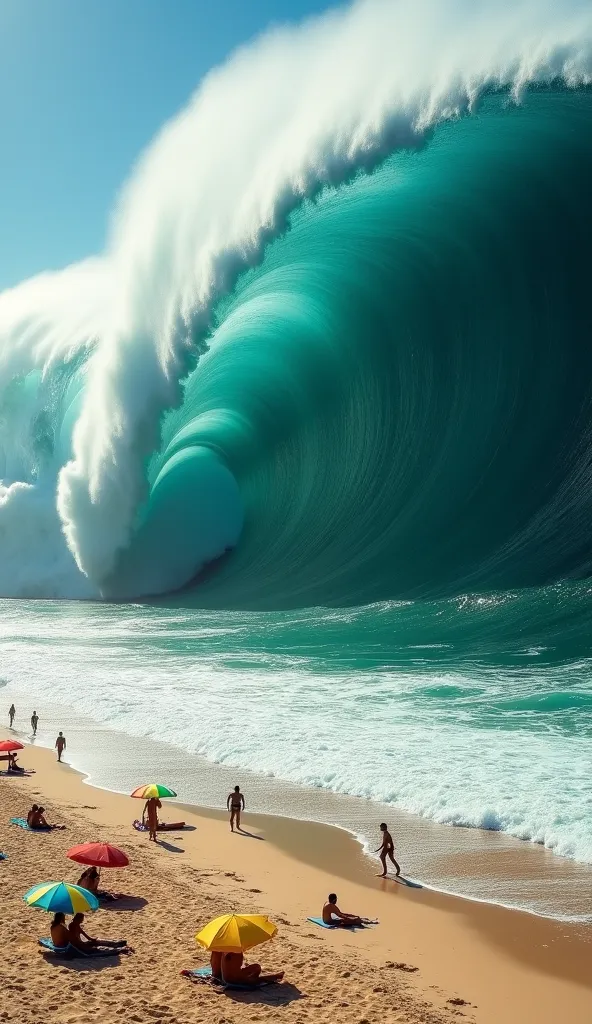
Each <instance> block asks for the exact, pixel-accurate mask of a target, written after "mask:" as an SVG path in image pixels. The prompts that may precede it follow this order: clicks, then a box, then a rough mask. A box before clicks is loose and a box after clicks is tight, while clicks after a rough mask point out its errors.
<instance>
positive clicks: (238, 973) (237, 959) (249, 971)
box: [222, 953, 284, 985]
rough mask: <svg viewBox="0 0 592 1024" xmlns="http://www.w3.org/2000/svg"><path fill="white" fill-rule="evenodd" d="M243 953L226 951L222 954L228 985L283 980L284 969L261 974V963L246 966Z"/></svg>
mask: <svg viewBox="0 0 592 1024" xmlns="http://www.w3.org/2000/svg"><path fill="white" fill-rule="evenodd" d="M244 961H245V958H244V956H243V954H242V953H224V955H223V956H222V981H224V982H225V983H226V984H227V985H260V984H261V983H262V982H264V981H266V982H269V981H281V980H282V978H283V977H284V972H283V971H278V972H277V973H276V974H261V964H249V965H248V966H247V967H245V966H244Z"/></svg>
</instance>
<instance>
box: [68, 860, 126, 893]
mask: <svg viewBox="0 0 592 1024" xmlns="http://www.w3.org/2000/svg"><path fill="white" fill-rule="evenodd" d="M100 880H101V873H100V871H98V869H97V868H96V867H94V866H92V867H90V868H87V869H86V871H83V872H82V874H81V876H80V878H79V879H78V882H77V883H76V884H77V885H79V886H80V887H81V888H82V889H86V890H87V891H88V892H92V893H94V895H95V896H97V897H98V899H101V900H117V899H119V895H118V894H115V893H112V892H107V890H106V889H99V882H100Z"/></svg>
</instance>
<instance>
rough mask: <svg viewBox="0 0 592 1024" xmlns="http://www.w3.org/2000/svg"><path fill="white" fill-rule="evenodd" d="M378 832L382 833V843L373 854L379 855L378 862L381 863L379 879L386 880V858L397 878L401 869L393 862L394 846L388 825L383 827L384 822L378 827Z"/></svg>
mask: <svg viewBox="0 0 592 1024" xmlns="http://www.w3.org/2000/svg"><path fill="white" fill-rule="evenodd" d="M380 831H381V832H382V843H381V845H380V846H379V847H378V849H377V850H376V851H375V853H378V854H379V856H380V860H381V862H382V875H381V876H380V877H381V878H386V871H387V867H386V858H387V857H388V858H389V860H390V861H392V863H393V864H394V865H395V867H396V869H397V878H398V877H399V875H400V874H401V868H400V867H399V865H398V864H397V862H396V860H395V844H394V843H393V837H392V835H391V834H390V832H389V830H388V825H385V823H384V821H383V822H382V824H381V826H380Z"/></svg>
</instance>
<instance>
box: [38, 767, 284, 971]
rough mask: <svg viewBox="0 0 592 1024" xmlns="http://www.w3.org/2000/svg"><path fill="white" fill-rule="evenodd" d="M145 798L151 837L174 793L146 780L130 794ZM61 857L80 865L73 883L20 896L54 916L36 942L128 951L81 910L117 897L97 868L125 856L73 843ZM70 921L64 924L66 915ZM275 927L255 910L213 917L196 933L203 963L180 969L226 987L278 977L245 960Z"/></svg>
mask: <svg viewBox="0 0 592 1024" xmlns="http://www.w3.org/2000/svg"><path fill="white" fill-rule="evenodd" d="M131 795H132V796H133V797H135V798H141V799H145V800H146V805H145V807H144V815H143V818H147V820H148V827H149V831H150V838H153V836H154V837H155V836H156V831H157V830H158V828H159V827H160V823H159V822H158V816H157V812H158V808H159V807H161V806H162V805H161V804H160V799H161V798H163V797H169V796H176V794H175V793H174V792H173V790H171V789H167V788H166V787H164V786H158V785H154V784H151V785H149V786H141V787H139V788H138V789H136V790H134V792H133V793H132V794H131ZM66 856H67V857H68V858H69V859H70V860H73V861H75V862H76V863H78V864H83V865H84V866H85V871H84V872H83V874H82V875H81V877H80V878H79V879H78V884H76V885H74V884H72V883H70V882H65V881H60V882H43V883H41V884H38V885H34V886H33V887H32V888H31V889H29V891H28V892H27V893H26V894H25V896H24V900H25V903H27V904H28V906H30V907H37V908H38V909H40V910H45V911H47V912H49V913H52V914H53V920H52V923H51V927H50V934H51V938H50V939H40V940H39V941H40V944H41V945H42V946H44V947H45V948H46V949H47V950H49V951H51V952H52V953H54V954H57V955H59V956H64V957H76V956H92V957H108V956H114V955H121V954H129V953H133V949H132V947H131V946H130V945H129V944H128V942H127V940H126V939H117V940H111V939H101V938H96V937H93V936H91V935H89V934H88V933H87V932H86V931H85V929H84V922H85V914H87V913H93V912H94V911H96V910H98V909H99V906H100V901H102V900H113V899H117V898H119V897H118V896H117V895H114V894H113V893H110V892H108V891H107V890H103V889H100V888H99V884H100V878H101V875H100V872H101V870H102V869H104V868H107V869H112V868H123V867H126V866H127V865H128V864H129V858H128V856H127V854H126V853H125V852H124V851H123V850H120V849H118V847H116V846H112V845H111V844H110V843H84V844H82V845H78V846H73V847H72V848H71V849H70V850H68V851H67V853H66ZM67 916H71V917H72V920H71V921H70V923H69V924H67V923H66V917H67ZM276 933H277V928H276V926H275V925H274V924H273V922H272V921H270V920H269V919H268V918H267V917H265V916H263V915H260V914H224V915H222V916H221V917H218V918H215V919H214V920H213V921H211V922H210V923H209V924H208V925H206V927H205V928H203V929H202V930H201V931H200V932H198V934H197V935H196V936H195V938H196V941H197V942H198V943H199V945H200V946H202V947H203V948H204V949H205V950H207V951H208V952H209V953H210V963H209V965H208V966H206V967H203V968H200V969H199V970H197V971H183V972H182V973H183V974H184V975H185V976H187V977H190V978H192V979H194V980H211V981H212V983H214V984H216V983H220V984H222V985H226V986H240V987H251V986H257V985H260V984H264V983H270V982H276V981H281V979H282V978H283V972H278V973H275V974H268V975H263V974H262V970H261V966H260V965H259V964H249V965H248V966H247V965H245V964H244V953H245V952H246V951H247V950H248V949H252V948H253V947H254V946H257V945H259V944H260V943H262V942H267V941H269V940H270V939H272V938H273V937H274V935H276Z"/></svg>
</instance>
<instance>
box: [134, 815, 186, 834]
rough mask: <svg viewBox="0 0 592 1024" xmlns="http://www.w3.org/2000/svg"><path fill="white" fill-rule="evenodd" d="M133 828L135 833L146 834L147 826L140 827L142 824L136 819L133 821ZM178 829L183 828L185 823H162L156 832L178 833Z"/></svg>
mask: <svg viewBox="0 0 592 1024" xmlns="http://www.w3.org/2000/svg"><path fill="white" fill-rule="evenodd" d="M133 826H134V828H135V830H136V832H148V826H147V825H142V822H141V821H139V820H138V819H137V818H136V820H135V821H134V823H133ZM180 828H185V822H184V821H172V822H166V821H163V822H162V823H161V824H160V825H159V826H158V828H157V829H156V831H157V832H178V831H179V829H180Z"/></svg>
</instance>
